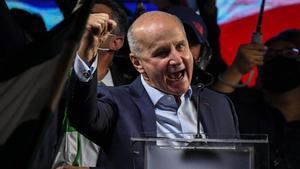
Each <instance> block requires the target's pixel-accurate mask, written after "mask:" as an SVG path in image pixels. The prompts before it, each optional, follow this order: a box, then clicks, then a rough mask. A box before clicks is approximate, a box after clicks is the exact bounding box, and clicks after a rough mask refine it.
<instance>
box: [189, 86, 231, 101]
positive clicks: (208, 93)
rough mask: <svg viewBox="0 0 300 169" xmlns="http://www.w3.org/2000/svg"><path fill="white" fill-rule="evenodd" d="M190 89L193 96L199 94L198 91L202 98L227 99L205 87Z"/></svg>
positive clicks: (223, 95)
mask: <svg viewBox="0 0 300 169" xmlns="http://www.w3.org/2000/svg"><path fill="white" fill-rule="evenodd" d="M192 88H193V93H195V94H197V92H199V90H200V92H201V96H202V97H215V98H226V99H227V98H228V97H227V96H226V95H225V94H223V93H220V92H217V91H215V90H212V89H210V88H207V87H205V88H203V89H201V88H199V87H196V86H192Z"/></svg>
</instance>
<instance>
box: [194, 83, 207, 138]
mask: <svg viewBox="0 0 300 169" xmlns="http://www.w3.org/2000/svg"><path fill="white" fill-rule="evenodd" d="M205 87H206V86H205V85H204V84H202V83H198V85H197V89H198V90H197V101H196V103H197V107H196V109H197V133H196V135H195V138H202V136H201V133H200V111H201V109H200V99H201V97H200V95H201V93H202V91H203V90H204V88H205Z"/></svg>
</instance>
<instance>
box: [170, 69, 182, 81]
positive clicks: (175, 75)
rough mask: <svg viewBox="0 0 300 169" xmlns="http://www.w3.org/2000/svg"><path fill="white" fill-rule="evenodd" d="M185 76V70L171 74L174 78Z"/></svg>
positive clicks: (171, 77)
mask: <svg viewBox="0 0 300 169" xmlns="http://www.w3.org/2000/svg"><path fill="white" fill-rule="evenodd" d="M182 77H183V71H180V72H176V73H172V74H170V75H169V78H170V79H172V80H179V79H181V78H182Z"/></svg>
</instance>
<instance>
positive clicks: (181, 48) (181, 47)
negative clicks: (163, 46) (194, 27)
mask: <svg viewBox="0 0 300 169" xmlns="http://www.w3.org/2000/svg"><path fill="white" fill-rule="evenodd" d="M176 49H177V50H178V51H182V50H184V49H185V44H183V43H180V44H178V45H177V46H176Z"/></svg>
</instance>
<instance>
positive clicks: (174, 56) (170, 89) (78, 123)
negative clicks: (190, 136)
mask: <svg viewBox="0 0 300 169" xmlns="http://www.w3.org/2000/svg"><path fill="white" fill-rule="evenodd" d="M114 26H115V22H114V21H113V20H111V19H109V18H108V17H107V16H106V15H103V14H101V15H99V17H98V20H97V21H95V22H94V24H90V27H87V31H86V33H85V35H84V37H83V38H85V41H83V42H84V43H81V45H80V48H79V52H78V54H79V56H78V57H77V58H76V61H75V64H77V67H76V66H75V67H74V72H73V74H72V77H71V81H70V91H71V95H70V102H69V111H70V113H69V120H70V122H71V123H72V125H73V126H74V127H75V128H77V129H78V131H80V132H81V133H82V134H84V135H86V136H87V137H88V138H90V139H91V140H93V141H94V142H95V143H97V144H98V145H100V146H101V148H102V149H103V151H104V153H103V154H101V158H102V159H103V161H102V165H103V168H107V169H114V168H116V169H120V168H123V169H130V168H136V169H142V168H143V167H144V161H143V158H142V156H140V157H141V158H137V159H135V160H134V161H135V162H134V164H133V152H132V147H131V140H130V139H131V137H133V136H138V137H144V136H145V134H143V133H154V135H155V136H159V137H171V138H176V137H179V135H180V133H196V130H197V116H198V115H199V116H200V119H201V125H200V130H201V133H205V134H202V137H213V135H221V134H222V135H226V134H228V135H235V134H238V133H239V132H238V125H237V120H236V115H235V112H234V109H233V106H232V104H231V102H230V100H229V99H228V98H227V97H225V96H224V95H221V94H219V93H215V92H213V91H211V90H209V89H203V88H202V87H197V86H196V87H192V86H190V83H191V79H192V72H193V57H192V54H191V52H190V49H189V44H188V41H187V38H186V35H185V31H184V28H183V25H182V23H181V22H180V20H179V19H178V18H176V17H175V16H173V15H170V14H167V13H164V12H148V13H145V14H143V15H141V16H140V17H139V18H137V20H136V21H135V22H134V23H133V24H132V25H131V27H130V28H129V31H128V34H127V37H128V41H129V46H130V50H131V53H130V59H131V62H132V64H133V65H134V67H135V68H136V70H137V71H138V72H139V73H140V74H141V75H140V76H139V77H138V78H137V79H136V80H135V81H134V82H132V83H131V84H130V85H126V86H119V87H113V88H112V87H101V88H98V94H97V91H96V88H97V83H96V82H97V81H96V79H95V78H94V77H96V76H95V75H93V72H95V68H96V67H95V65H96V64H95V62H97V54H96V51H97V50H96V49H97V47H98V46H99V45H100V44H101V38H103V37H104V38H105V37H107V36H108V35H109V33H110V31H111V30H112V29H113V28H114ZM99 37H100V38H99ZM99 39H100V40H99ZM99 57H101V56H99ZM84 67H85V68H84ZM162 105H163V106H162ZM197 110H199V111H197ZM166 133H168V134H166ZM170 133H171V134H170ZM137 151H138V152H139V153H140V154H143V149H142V146H140V147H137Z"/></svg>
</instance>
